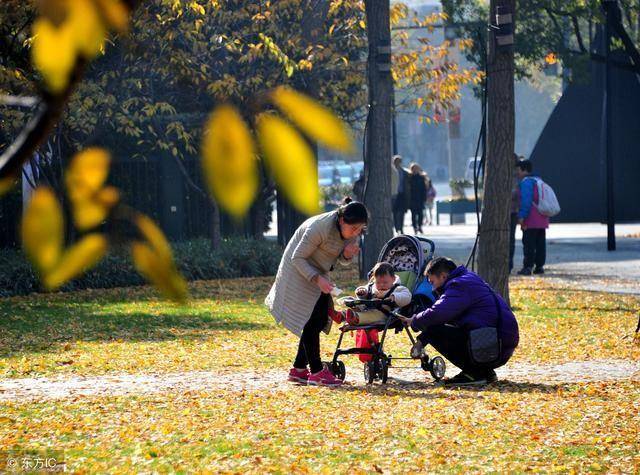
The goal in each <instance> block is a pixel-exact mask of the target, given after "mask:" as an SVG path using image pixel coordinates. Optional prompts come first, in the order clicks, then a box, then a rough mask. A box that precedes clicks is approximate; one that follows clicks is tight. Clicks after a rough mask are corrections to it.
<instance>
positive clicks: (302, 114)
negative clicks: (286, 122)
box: [271, 87, 353, 153]
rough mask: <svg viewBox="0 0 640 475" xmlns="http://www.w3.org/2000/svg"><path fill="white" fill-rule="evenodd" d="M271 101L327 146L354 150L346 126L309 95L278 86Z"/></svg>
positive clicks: (309, 134)
mask: <svg viewBox="0 0 640 475" xmlns="http://www.w3.org/2000/svg"><path fill="white" fill-rule="evenodd" d="M271 99H272V100H273V102H274V104H275V105H276V106H278V108H279V109H280V110H281V111H282V112H284V113H285V114H286V115H287V117H289V119H291V121H292V122H293V123H295V124H296V125H297V126H298V127H300V129H302V131H303V132H304V133H305V134H307V135H308V136H309V137H311V138H312V139H314V140H317V141H318V142H321V143H323V144H324V145H326V146H327V147H330V148H333V149H336V150H340V151H343V152H347V153H348V152H351V151H353V142H352V141H351V137H350V136H349V132H348V129H347V127H346V126H345V124H344V123H343V122H342V121H341V120H340V119H338V117H336V116H335V115H334V114H333V112H331V111H330V110H329V109H327V108H326V107H324V106H322V105H320V104H319V103H318V102H316V101H314V100H313V99H311V98H310V97H308V96H305V95H304V94H301V93H299V92H296V91H294V90H292V89H289V88H286V87H278V88H276V89H275V90H274V91H273V92H272V93H271Z"/></svg>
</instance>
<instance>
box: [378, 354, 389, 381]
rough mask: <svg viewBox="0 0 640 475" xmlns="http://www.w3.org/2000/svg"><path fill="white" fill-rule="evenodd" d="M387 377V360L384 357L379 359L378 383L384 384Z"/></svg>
mask: <svg viewBox="0 0 640 475" xmlns="http://www.w3.org/2000/svg"><path fill="white" fill-rule="evenodd" d="M388 377H389V360H388V359H387V357H386V356H382V357H380V381H381V382H382V384H386V382H387V378H388Z"/></svg>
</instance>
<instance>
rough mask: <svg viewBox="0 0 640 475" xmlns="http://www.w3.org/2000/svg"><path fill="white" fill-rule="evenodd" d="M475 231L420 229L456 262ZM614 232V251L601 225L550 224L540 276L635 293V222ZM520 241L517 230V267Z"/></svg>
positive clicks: (639, 276) (639, 271)
mask: <svg viewBox="0 0 640 475" xmlns="http://www.w3.org/2000/svg"><path fill="white" fill-rule="evenodd" d="M409 229H410V228H409V227H408V226H407V227H406V230H409ZM475 234H476V227H475V225H453V226H447V225H445V226H428V227H427V228H425V235H426V236H427V237H429V238H431V239H433V241H434V242H435V243H436V253H437V254H438V255H440V256H449V257H451V258H453V259H455V260H457V261H459V262H466V261H467V258H468V256H469V253H470V252H471V249H472V247H473V242H474V240H475ZM616 234H617V237H618V239H617V250H616V251H607V228H606V226H605V225H602V224H597V223H591V224H589V223H587V224H552V225H551V227H550V228H549V231H548V234H547V265H546V266H545V269H546V271H547V274H546V276H545V278H547V279H549V280H551V281H554V282H558V283H566V284H568V285H571V286H573V287H577V288H583V289H587V290H601V291H602V290H604V291H610V292H623V293H634V294H640V238H638V236H640V224H626V225H618V226H617V227H616ZM628 236H636V237H628ZM521 239H522V234H521V232H520V231H519V230H518V232H517V234H516V240H517V244H516V255H515V264H516V269H518V268H519V267H521V263H522V244H521V242H522V241H521Z"/></svg>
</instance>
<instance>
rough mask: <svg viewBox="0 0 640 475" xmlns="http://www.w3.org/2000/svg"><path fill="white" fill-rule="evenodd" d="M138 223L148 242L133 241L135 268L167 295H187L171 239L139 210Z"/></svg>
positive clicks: (180, 298) (173, 297)
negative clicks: (169, 240)
mask: <svg viewBox="0 0 640 475" xmlns="http://www.w3.org/2000/svg"><path fill="white" fill-rule="evenodd" d="M135 223H136V225H137V226H138V229H139V230H140V233H141V234H142V236H143V237H144V238H145V240H146V242H134V243H133V244H132V246H131V254H132V256H133V262H134V264H135V266H136V269H138V271H139V272H140V273H141V274H142V275H143V276H144V277H145V278H146V279H147V280H149V281H150V282H151V283H153V284H154V285H155V286H156V287H157V288H158V289H159V290H160V291H161V292H162V293H163V294H164V295H165V296H166V297H168V298H170V299H171V300H174V301H176V302H180V303H182V302H184V301H185V300H186V299H187V292H188V291H187V283H186V281H185V280H184V278H183V277H182V275H180V273H179V272H178V270H177V269H176V266H175V263H174V261H173V254H172V252H171V247H170V246H169V242H168V241H167V239H166V238H165V237H164V234H163V233H162V231H161V230H160V228H159V227H158V226H156V224H155V223H154V222H153V221H152V220H151V219H150V218H149V217H147V216H145V215H143V214H138V215H137V216H136V218H135Z"/></svg>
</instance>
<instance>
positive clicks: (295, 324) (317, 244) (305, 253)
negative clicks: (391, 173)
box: [265, 199, 369, 386]
mask: <svg viewBox="0 0 640 475" xmlns="http://www.w3.org/2000/svg"><path fill="white" fill-rule="evenodd" d="M368 220H369V213H368V212H367V208H366V207H365V206H364V205H363V204H362V203H359V202H357V201H351V200H350V199H346V200H345V204H343V205H342V206H340V207H339V208H338V209H337V210H335V211H331V212H329V213H324V214H320V215H318V216H314V217H312V218H309V219H307V220H306V221H305V222H304V223H302V224H301V225H300V227H299V228H298V229H297V230H296V232H295V234H294V235H293V237H292V238H291V240H290V241H289V244H287V248H286V249H285V251H284V255H283V256H282V260H281V261H280V267H279V268H278V274H277V275H276V280H275V282H274V283H273V286H272V287H271V290H270V291H269V295H268V296H267V298H266V300H265V304H266V305H267V307H268V308H269V311H270V312H271V314H272V315H273V316H274V318H275V319H276V321H277V322H278V323H281V324H282V325H283V326H284V327H285V328H287V329H288V330H289V331H291V332H292V333H294V334H295V335H296V336H298V337H300V343H299V345H298V353H297V355H296V359H295V361H294V363H293V368H292V369H291V370H290V371H289V381H295V382H300V383H304V384H307V383H308V384H315V385H323V386H334V385H338V384H341V383H342V381H340V380H339V379H337V378H335V377H334V376H333V374H332V373H331V372H330V371H329V370H328V369H327V368H323V366H322V361H321V360H320V332H321V331H322V330H323V329H324V328H325V327H327V325H328V324H329V317H328V313H329V307H330V305H331V303H332V301H331V291H332V290H333V288H334V287H335V286H334V284H333V282H331V279H330V278H329V277H328V273H329V272H330V271H331V270H333V267H334V266H335V264H336V262H338V261H340V262H342V263H348V262H350V261H351V260H352V259H353V257H354V256H356V255H357V254H358V252H359V250H360V248H359V246H358V237H359V236H360V234H362V232H363V231H364V229H365V227H366V225H367V222H368Z"/></svg>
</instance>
